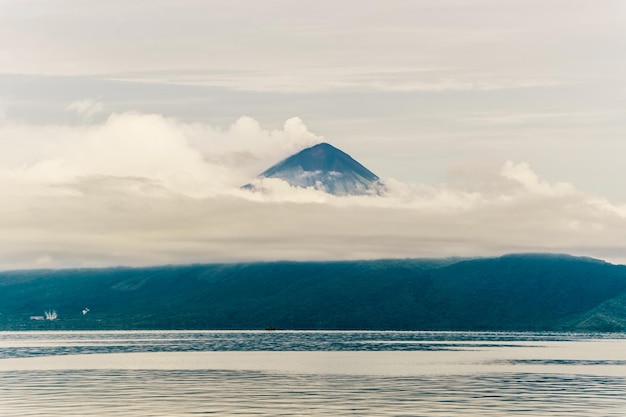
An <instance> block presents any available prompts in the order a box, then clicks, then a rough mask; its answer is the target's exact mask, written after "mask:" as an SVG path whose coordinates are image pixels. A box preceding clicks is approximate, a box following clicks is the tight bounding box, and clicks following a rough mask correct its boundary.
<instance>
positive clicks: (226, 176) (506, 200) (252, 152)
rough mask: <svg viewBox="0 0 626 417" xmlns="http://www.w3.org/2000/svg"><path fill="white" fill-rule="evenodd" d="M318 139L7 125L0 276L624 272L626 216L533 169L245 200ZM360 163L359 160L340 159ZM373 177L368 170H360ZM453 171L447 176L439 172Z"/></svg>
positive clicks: (159, 122) (293, 130) (0, 131)
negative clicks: (557, 259) (387, 263)
mask: <svg viewBox="0 0 626 417" xmlns="http://www.w3.org/2000/svg"><path fill="white" fill-rule="evenodd" d="M322 139H323V138H321V137H319V136H316V135H315V134H313V133H312V132H310V131H309V130H308V129H307V127H306V125H305V124H304V123H303V122H302V120H300V119H298V118H293V119H289V120H288V121H287V122H286V123H285V124H284V126H283V128H282V129H277V130H266V129H263V128H262V126H260V124H259V123H258V122H257V121H255V120H254V119H252V118H250V117H243V118H240V119H239V120H237V121H235V122H234V123H233V124H232V125H231V126H229V127H226V128H219V127H215V126H211V125H207V124H201V123H183V122H181V121H179V120H176V119H172V118H167V117H163V116H161V115H155V114H140V113H122V114H113V115H111V116H110V117H108V118H107V119H106V121H104V122H102V123H97V124H89V125H55V126H35V125H24V124H17V123H13V122H11V121H5V123H3V124H1V125H0V193H1V194H2V195H1V198H2V201H3V204H2V206H0V251H2V253H3V260H2V264H1V265H0V267H2V268H15V267H37V266H38V265H42V264H45V265H49V266H54V267H61V266H101V265H119V264H126V265H146V264H163V263H185V262H215V261H237V260H270V259H363V258H389V257H422V256H452V255H462V256H475V255H495V254H501V253H507V252H519V251H523V252H527V251H535V252H536V251H548V252H568V253H574V254H580V255H589V256H597V257H601V258H607V259H609V260H613V261H619V262H624V261H626V250H624V249H623V241H624V233H623V230H626V207H625V206H620V205H617V204H614V203H612V202H610V201H609V200H607V199H605V198H602V197H599V196H594V195H589V194H587V193H585V192H582V191H580V190H577V189H576V188H575V187H574V186H573V185H571V184H567V183H560V182H551V181H548V180H545V179H542V178H541V177H540V176H539V175H538V174H537V173H536V172H534V171H533V170H532V169H531V167H530V166H529V165H528V164H526V163H524V162H517V163H516V162H511V161H508V162H504V163H503V164H502V165H501V167H499V168H494V169H491V168H490V169H485V168H484V167H480V166H475V167H472V166H467V167H465V168H463V169H461V170H456V171H455V176H454V177H451V178H452V179H453V180H451V181H450V182H449V183H448V184H442V185H433V184H407V183H403V182H400V181H397V180H393V179H386V180H385V181H386V183H387V187H388V192H387V194H386V195H385V196H382V197H381V196H359V197H335V196H332V195H328V194H325V193H322V192H319V191H316V190H309V189H298V188H294V187H291V186H289V185H288V184H286V183H285V182H283V181H280V180H276V179H263V180H257V181H259V182H260V185H261V187H260V188H262V189H263V192H259V193H252V192H249V191H246V190H241V189H240V188H239V187H240V186H241V185H242V184H245V183H246V182H249V181H250V180H252V179H253V178H254V176H255V175H256V174H258V173H259V172H260V171H261V170H262V169H264V168H267V167H268V166H269V165H271V164H272V163H275V162H277V161H278V160H279V159H282V158H284V157H286V156H288V155H289V154H291V153H293V152H295V151H297V150H299V149H302V148H304V147H306V146H308V145H311V144H313V143H315V142H319V141H321V140H322ZM345 150H346V151H347V152H350V149H345ZM361 162H363V163H364V164H365V165H367V161H361ZM442 168H444V167H442Z"/></svg>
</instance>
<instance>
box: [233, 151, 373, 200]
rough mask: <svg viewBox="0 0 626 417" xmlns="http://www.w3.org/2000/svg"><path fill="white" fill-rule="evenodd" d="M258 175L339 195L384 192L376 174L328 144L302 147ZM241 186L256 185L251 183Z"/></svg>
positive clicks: (252, 186) (253, 187)
mask: <svg viewBox="0 0 626 417" xmlns="http://www.w3.org/2000/svg"><path fill="white" fill-rule="evenodd" d="M258 178H261V179H263V178H278V179H281V180H283V181H286V182H288V183H289V184H290V185H292V186H294V187H303V188H308V187H312V188H315V189H316V190H320V191H324V192H327V193H329V194H334V195H339V196H344V195H378V194H381V193H382V192H383V191H384V185H383V183H382V182H381V181H380V178H378V176H377V175H376V174H374V173H373V172H372V171H370V170H369V169H367V168H365V167H364V166H363V165H361V164H360V163H359V162H357V161H356V160H354V159H353V158H352V157H351V156H350V155H348V154H347V153H345V152H343V151H341V150H340V149H337V148H335V147H334V146H332V145H330V144H328V143H320V144H317V145H315V146H312V147H310V148H307V149H304V150H302V151H300V152H298V153H297V154H294V155H292V156H290V157H288V158H287V159H284V160H282V161H281V162H279V163H277V164H276V165H274V166H272V167H270V168H269V169H267V170H266V171H264V172H262V173H261V174H260V175H259V176H258ZM244 187H245V188H248V189H253V190H254V189H255V188H256V187H255V186H254V185H252V184H248V185H246V186H244Z"/></svg>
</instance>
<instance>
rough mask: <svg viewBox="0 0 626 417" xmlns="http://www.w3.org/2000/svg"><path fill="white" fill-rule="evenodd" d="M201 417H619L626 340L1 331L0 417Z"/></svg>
mask: <svg viewBox="0 0 626 417" xmlns="http://www.w3.org/2000/svg"><path fill="white" fill-rule="evenodd" d="M204 415H209V416H210V415H215V416H478V415H481V416H509V415H524V416H566V415H567V416H626V338H625V337H624V336H623V335H608V336H607V335H595V334H577V335H576V334H559V333H465V332H281V331H276V332H209V331H207V332H2V333H0V416H204Z"/></svg>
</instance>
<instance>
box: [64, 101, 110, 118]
mask: <svg viewBox="0 0 626 417" xmlns="http://www.w3.org/2000/svg"><path fill="white" fill-rule="evenodd" d="M65 109H66V110H69V111H75V112H76V113H77V114H78V115H79V116H80V117H81V118H83V120H85V121H91V120H92V119H93V117H94V116H95V115H96V114H98V113H101V112H102V111H103V110H104V105H103V104H102V102H101V101H99V100H95V99H84V100H77V101H74V102H72V103H70V104H69V105H68V106H67V107H66V108H65Z"/></svg>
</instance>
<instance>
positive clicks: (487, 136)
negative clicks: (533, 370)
mask: <svg viewBox="0 0 626 417" xmlns="http://www.w3.org/2000/svg"><path fill="white" fill-rule="evenodd" d="M320 141H327V142H329V143H331V144H333V145H335V146H337V147H339V148H341V149H342V150H344V151H345V152H347V153H349V154H350V155H352V156H353V157H354V158H356V159H357V160H359V161H360V162H361V163H362V164H364V165H365V166H366V167H368V168H369V169H370V170H372V171H373V172H375V173H376V174H377V175H378V176H380V177H381V178H382V179H383V180H384V181H385V182H386V183H387V184H388V187H389V193H388V195H386V196H383V197H341V198H340V197H332V196H329V195H325V194H323V193H320V192H317V191H314V190H302V189H295V188H291V187H289V186H288V185H287V184H285V183H282V182H281V181H278V180H276V181H268V183H267V184H266V192H265V193H257V194H254V193H252V192H249V191H242V190H240V189H239V186H240V185H242V184H245V183H247V182H249V181H250V180H252V179H253V178H254V177H255V175H257V174H258V173H259V172H261V171H263V170H264V169H266V168H268V167H269V166H270V165H272V164H274V163H275V162H277V161H279V160H280V159H282V158H284V157H286V156H288V155H290V154H291V153H294V152H296V151H298V150H301V149H303V148H305V147H307V146H310V145H313V144H315V143H318V142H320ZM624 155H626V1H624V0H595V1H579V0H547V1H546V0H541V1H540V0H537V1H535V0H519V1H518V0H507V1H502V0H474V1H468V0H432V1H430V0H429V1H421V0H420V1H412V0H411V1H399V0H395V1H394V0H392V1H368V0H346V1H337V0H334V1H332V2H331V1H316V2H301V1H293V0H276V1H272V0H264V1H236V0H230V1H200V0H187V1H173V0H149V1H148V0H134V1H127V0H126V1H121V0H108V1H106V2H103V1H93V0H0V196H1V199H2V200H1V202H2V204H1V205H0V269H11V268H38V267H67V266H107V265H152V264H165V263H188V262H221V261H229V262H230V261H241V260H245V261H248V260H275V259H294V260H305V259H372V258H390V257H442V256H487V255H499V254H503V253H510V252H559V253H563V252H564V253H571V254H575V255H586V256H593V257H599V258H602V259H606V260H609V261H612V262H618V263H626V245H625V244H624V242H626V187H625V186H624V180H623V178H626V164H624V162H623V159H624Z"/></svg>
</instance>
